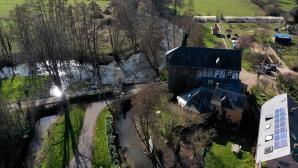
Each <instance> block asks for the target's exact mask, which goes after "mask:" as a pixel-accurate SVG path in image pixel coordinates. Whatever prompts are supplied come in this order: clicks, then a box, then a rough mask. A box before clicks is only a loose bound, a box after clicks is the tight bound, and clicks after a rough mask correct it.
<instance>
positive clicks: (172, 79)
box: [166, 47, 246, 127]
mask: <svg viewBox="0 0 298 168" xmlns="http://www.w3.org/2000/svg"><path fill="white" fill-rule="evenodd" d="M166 58H167V66H168V72H169V79H168V87H169V91H170V92H171V93H174V94H175V95H176V96H177V95H178V96H177V100H178V104H179V105H180V106H182V107H183V108H186V109H188V110H191V111H195V112H199V113H202V114H203V113H204V114H216V115H217V118H219V119H223V120H225V121H227V123H228V124H231V125H233V127H238V126H239V125H240V123H241V120H242V114H243V111H244V107H245V105H246V96H245V95H244V94H243V88H242V85H241V81H240V79H239V75H240V71H241V51H240V50H226V49H211V48H194V47H180V48H175V49H173V50H171V51H168V52H167V55H166Z"/></svg>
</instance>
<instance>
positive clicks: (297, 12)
mask: <svg viewBox="0 0 298 168" xmlns="http://www.w3.org/2000/svg"><path fill="white" fill-rule="evenodd" d="M289 14H290V15H291V16H292V17H293V19H294V22H295V23H298V6H296V7H295V8H293V9H292V10H291V11H290V13H289Z"/></svg>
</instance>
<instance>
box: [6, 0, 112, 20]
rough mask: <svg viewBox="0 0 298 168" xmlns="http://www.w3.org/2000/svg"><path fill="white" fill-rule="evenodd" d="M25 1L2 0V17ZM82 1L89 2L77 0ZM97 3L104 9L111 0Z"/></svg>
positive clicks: (101, 0)
mask: <svg viewBox="0 0 298 168" xmlns="http://www.w3.org/2000/svg"><path fill="white" fill-rule="evenodd" d="M25 1H26V0H0V17H8V16H9V11H10V10H12V9H14V7H15V6H16V5H18V4H22V3H23V2H25ZM81 1H84V2H87V1H89V0H77V2H81ZM69 2H70V3H74V2H75V0H70V1H69ZM97 3H98V4H99V5H100V6H101V7H102V8H103V9H104V8H106V7H107V6H108V5H109V0H97Z"/></svg>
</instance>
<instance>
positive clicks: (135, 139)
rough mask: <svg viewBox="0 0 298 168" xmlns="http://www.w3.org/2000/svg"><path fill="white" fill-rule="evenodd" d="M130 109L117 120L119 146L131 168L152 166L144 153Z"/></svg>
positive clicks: (151, 167) (150, 167)
mask: <svg viewBox="0 0 298 168" xmlns="http://www.w3.org/2000/svg"><path fill="white" fill-rule="evenodd" d="M133 117H134V116H133V113H132V111H129V112H127V114H126V117H125V118H124V117H120V119H119V121H118V122H117V127H118V130H119V141H120V147H121V149H122V150H123V151H124V154H125V157H126V160H127V162H128V164H129V165H130V166H131V167H133V168H153V164H152V162H151V160H150V158H149V157H148V156H147V154H146V153H144V149H145V147H144V146H143V144H142V142H141V140H140V138H139V135H138V133H137V130H136V128H135V125H134V121H133Z"/></svg>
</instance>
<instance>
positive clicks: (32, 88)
mask: <svg viewBox="0 0 298 168" xmlns="http://www.w3.org/2000/svg"><path fill="white" fill-rule="evenodd" d="M49 87H50V86H49V82H48V77H46V76H29V77H23V76H15V77H10V78H8V79H4V80H2V81H1V80H0V93H1V94H2V95H3V97H4V98H6V99H7V100H9V101H17V100H21V99H25V98H29V97H33V96H34V97H42V96H43V95H47V94H48V91H49Z"/></svg>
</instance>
